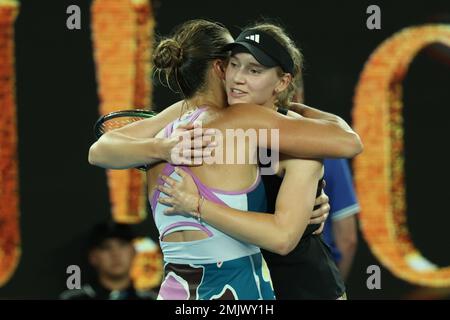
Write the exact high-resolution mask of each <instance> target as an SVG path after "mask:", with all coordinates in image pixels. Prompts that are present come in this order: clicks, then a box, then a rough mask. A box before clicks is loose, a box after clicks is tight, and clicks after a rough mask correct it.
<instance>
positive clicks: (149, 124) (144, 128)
mask: <svg viewBox="0 0 450 320" xmlns="http://www.w3.org/2000/svg"><path fill="white" fill-rule="evenodd" d="M182 103H183V102H182V101H179V102H177V103H175V104H173V105H171V106H170V107H168V108H166V109H165V110H164V111H162V112H161V113H159V114H158V115H156V116H155V117H153V118H149V119H145V120H141V121H137V122H135V123H132V124H130V125H127V126H125V127H122V128H120V129H117V130H114V131H110V132H107V133H105V134H104V135H103V136H101V137H100V139H99V140H98V141H96V142H95V143H94V144H93V145H92V146H91V147H90V149H89V163H90V164H92V165H96V166H99V167H103V168H107V169H128V168H133V167H137V166H141V165H146V164H151V163H155V162H158V161H161V160H167V157H169V156H170V149H171V148H172V147H173V146H174V145H175V144H176V140H174V139H164V138H154V137H155V136H156V134H157V133H158V132H159V131H161V130H162V129H163V128H164V127H165V126H166V125H167V124H169V123H170V122H171V121H173V120H175V119H176V118H177V117H179V116H180V111H181V106H182Z"/></svg>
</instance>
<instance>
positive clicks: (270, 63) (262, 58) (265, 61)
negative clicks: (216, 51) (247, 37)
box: [224, 41, 279, 68]
mask: <svg viewBox="0 0 450 320" xmlns="http://www.w3.org/2000/svg"><path fill="white" fill-rule="evenodd" d="M239 46H240V47H244V48H245V49H247V51H248V52H249V53H250V54H251V55H252V56H253V57H254V58H255V59H256V60H257V61H258V62H259V63H260V64H262V65H263V66H265V67H268V68H273V67H276V66H278V65H279V64H278V63H277V62H276V61H275V60H274V59H272V58H271V57H270V56H269V55H268V54H266V53H265V52H264V51H262V50H261V49H259V48H258V47H256V46H254V45H252V44H251V43H248V42H243V41H239V42H233V43H229V44H227V45H226V46H225V47H224V51H232V50H233V49H234V48H236V47H239Z"/></svg>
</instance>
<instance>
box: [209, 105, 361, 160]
mask: <svg viewBox="0 0 450 320" xmlns="http://www.w3.org/2000/svg"><path fill="white" fill-rule="evenodd" d="M305 115H310V114H305ZM316 115H317V114H316ZM208 127H215V128H221V129H237V128H240V129H243V130H248V129H255V130H259V129H278V130H279V137H280V139H279V150H280V151H281V152H282V153H285V154H289V155H291V156H293V157H296V158H352V157H354V156H356V155H357V154H359V153H361V152H362V148H363V146H362V143H361V140H360V138H359V136H358V134H356V133H355V132H354V131H353V130H352V129H351V128H350V126H349V125H348V124H347V123H346V122H345V121H344V120H342V119H341V118H339V117H338V116H336V115H333V114H331V113H326V117H319V118H316V119H314V118H306V117H302V118H299V119H294V118H291V117H288V116H284V115H282V114H280V113H278V112H276V111H274V110H271V109H268V108H264V107H261V106H259V105H254V104H236V105H232V106H230V107H228V108H227V109H226V110H225V111H224V112H222V114H221V115H220V117H218V118H217V119H215V120H214V121H212V122H211V123H209V124H208ZM272 144H273V143H272V142H270V141H269V143H268V145H269V147H270V148H272V149H275V146H272ZM264 147H265V146H264Z"/></svg>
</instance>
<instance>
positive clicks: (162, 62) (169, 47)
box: [153, 39, 183, 69]
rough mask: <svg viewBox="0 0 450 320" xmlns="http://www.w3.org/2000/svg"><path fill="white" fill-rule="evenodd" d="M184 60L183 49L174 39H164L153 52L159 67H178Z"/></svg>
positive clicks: (154, 60) (156, 65)
mask: <svg viewBox="0 0 450 320" xmlns="http://www.w3.org/2000/svg"><path fill="white" fill-rule="evenodd" d="M182 60H183V49H182V48H181V46H180V44H179V43H178V42H177V41H176V40H174V39H165V40H162V41H161V42H160V43H159V45H158V46H157V47H156V49H155V52H154V54H153V62H154V64H155V67H157V68H159V69H166V68H174V67H178V66H179V65H180V64H181V62H182Z"/></svg>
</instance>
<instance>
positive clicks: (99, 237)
mask: <svg viewBox="0 0 450 320" xmlns="http://www.w3.org/2000/svg"><path fill="white" fill-rule="evenodd" d="M113 238H116V239H121V240H124V241H126V242H132V241H133V239H134V238H135V235H134V232H133V230H132V228H131V226H129V225H127V224H123V223H117V222H114V221H108V222H103V223H99V224H96V225H95V226H94V227H93V228H92V231H91V233H90V236H89V240H88V249H89V250H90V249H94V248H97V247H99V246H101V245H102V243H103V242H104V241H105V240H107V239H113Z"/></svg>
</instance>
